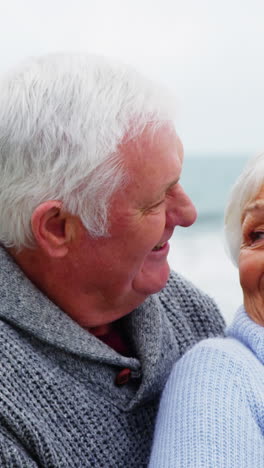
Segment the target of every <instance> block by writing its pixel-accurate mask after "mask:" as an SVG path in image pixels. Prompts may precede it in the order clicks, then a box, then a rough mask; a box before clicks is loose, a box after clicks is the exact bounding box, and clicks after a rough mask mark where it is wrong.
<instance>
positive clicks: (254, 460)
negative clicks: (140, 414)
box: [149, 307, 264, 468]
mask: <svg viewBox="0 0 264 468" xmlns="http://www.w3.org/2000/svg"><path fill="white" fill-rule="evenodd" d="M263 364H264V327H261V326H259V325H257V324H256V323H254V322H253V321H252V320H251V319H250V318H249V317H248V315H247V314H246V312H245V310H244V308H243V307H241V308H240V309H239V310H238V312H237V315H236V318H235V320H234V322H233V324H232V325H231V326H230V327H229V328H228V329H227V331H226V338H215V339H208V340H204V341H202V342H200V343H199V344H198V345H196V346H195V347H194V348H192V349H191V350H190V351H189V352H188V353H187V354H185V356H184V357H183V358H182V359H180V361H178V362H177V363H176V365H175V366H174V368H173V371H172V374H171V376H170V378H169V380H168V382H167V385H166V388H165V390H164V392H163V395H162V399H161V404H160V408H159V413H158V418H157V422H156V429H155V436H154V444H153V449H152V455H151V461H150V465H149V466H150V467H151V468H154V467H155V468H156V467H159V468H167V467H170V468H171V467H177V468H188V467H189V468H201V467H206V468H211V467H212V468H263V467H264V366H263Z"/></svg>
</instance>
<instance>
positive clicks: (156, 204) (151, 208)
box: [150, 200, 165, 211]
mask: <svg viewBox="0 0 264 468" xmlns="http://www.w3.org/2000/svg"><path fill="white" fill-rule="evenodd" d="M164 202H165V200H160V201H159V202H158V203H155V205H152V206H151V207H150V211H151V210H155V208H158V207H159V206H160V205H162V203H164Z"/></svg>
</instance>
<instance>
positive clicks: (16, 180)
mask: <svg viewBox="0 0 264 468" xmlns="http://www.w3.org/2000/svg"><path fill="white" fill-rule="evenodd" d="M174 117H175V103H174V100H173V99H171V96H169V95H168V94H167V93H166V92H165V91H164V90H163V89H161V88H159V87H157V86H156V85H154V84H153V83H152V82H151V81H149V80H147V79H146V78H143V77H142V76H141V75H140V74H139V73H137V72H136V71H134V70H133V69H131V68H130V67H128V66H126V65H122V64H119V63H115V62H113V61H111V62H109V61H108V60H106V59H105V58H102V57H96V56H90V55H85V54H53V55H48V56H44V57H40V58H36V59H31V60H29V61H27V62H25V63H24V64H22V65H21V66H20V67H19V68H17V69H15V70H13V71H11V72H10V73H9V74H8V75H5V76H4V77H3V78H2V79H1V81H0V242H2V243H3V244H4V245H5V246H6V247H12V246H14V247H17V248H20V247H23V246H29V247H30V246H34V239H33V235H32V231H31V216H32V213H33V211H34V209H35V208H36V207H37V206H38V205H39V204H40V203H42V202H44V201H46V200H61V201H62V203H63V208H64V210H67V211H69V212H70V213H72V214H75V215H77V216H79V217H80V219H81V220H82V222H83V224H84V225H85V227H86V228H87V230H88V231H89V232H90V234H91V235H93V236H106V235H107V233H108V229H109V226H108V219H107V214H108V205H109V200H110V197H111V195H112V194H113V193H114V192H115V190H117V188H119V187H122V183H125V181H126V174H125V170H124V164H123V162H124V161H122V158H121V156H120V155H119V152H118V147H119V145H120V144H121V143H122V142H124V141H127V140H128V139H132V138H134V137H136V136H139V135H140V134H141V133H142V132H143V130H144V128H146V126H147V125H149V124H150V123H151V124H152V128H153V129H154V131H155V128H157V127H159V126H160V125H162V123H164V122H165V121H170V122H172V121H173V119H174Z"/></svg>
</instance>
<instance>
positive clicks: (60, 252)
mask: <svg viewBox="0 0 264 468" xmlns="http://www.w3.org/2000/svg"><path fill="white" fill-rule="evenodd" d="M61 207H62V202H60V201H58V200H49V201H46V202H43V203H41V204H40V205H39V206H38V207H37V208H36V209H35V210H34V212H33V214H32V216H31V228H32V232H33V235H34V237H35V240H36V243H37V244H38V246H39V247H40V248H41V249H42V250H44V251H45V252H46V253H47V254H48V255H49V256H50V257H57V258H59V257H65V255H67V253H68V250H69V242H70V240H71V238H72V234H73V231H72V228H73V226H71V224H72V217H71V216H70V215H69V214H68V213H65V212H62V210H61Z"/></svg>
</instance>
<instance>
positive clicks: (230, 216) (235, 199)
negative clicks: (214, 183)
mask: <svg viewBox="0 0 264 468" xmlns="http://www.w3.org/2000/svg"><path fill="white" fill-rule="evenodd" d="M263 186H264V153H261V154H259V155H257V156H255V157H254V158H252V159H250V160H249V161H248V163H247V164H246V166H245V168H244V170H243V171H242V173H241V175H240V176H239V178H238V180H237V182H236V183H235V185H234V187H233V189H232V191H231V194H230V197H229V201H228V203H227V207H226V212H225V239H226V246H227V250H228V253H229V254H230V257H231V259H232V260H233V262H234V264H235V265H238V258H239V252H240V246H241V242H242V223H241V221H242V215H243V212H244V209H245V207H246V205H247V204H248V203H250V202H251V201H253V200H254V199H255V198H256V196H257V195H258V193H259V192H260V190H261V188H262V187H263Z"/></svg>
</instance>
